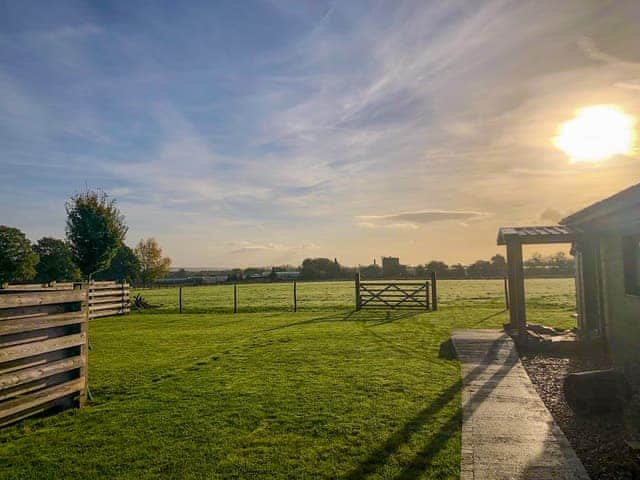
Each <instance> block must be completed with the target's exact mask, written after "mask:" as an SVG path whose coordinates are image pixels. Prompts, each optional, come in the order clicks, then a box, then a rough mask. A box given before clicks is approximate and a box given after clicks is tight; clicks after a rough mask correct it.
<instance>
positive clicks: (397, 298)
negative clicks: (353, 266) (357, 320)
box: [355, 272, 438, 310]
mask: <svg viewBox="0 0 640 480" xmlns="http://www.w3.org/2000/svg"><path fill="white" fill-rule="evenodd" d="M430 276H431V279H430V280H426V281H424V282H403V281H387V282H384V281H375V282H363V281H361V280H360V274H359V273H357V274H356V285H355V287H356V310H362V309H363V308H371V309H384V308H398V309H414V310H437V309H438V297H437V288H436V276H435V273H433V272H431V274H430Z"/></svg>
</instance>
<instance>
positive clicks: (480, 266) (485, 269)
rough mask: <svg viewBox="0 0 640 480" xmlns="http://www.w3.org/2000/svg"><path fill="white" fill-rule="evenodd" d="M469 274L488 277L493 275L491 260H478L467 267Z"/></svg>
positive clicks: (475, 276)
mask: <svg viewBox="0 0 640 480" xmlns="http://www.w3.org/2000/svg"><path fill="white" fill-rule="evenodd" d="M467 274H468V275H469V276H470V277H473V278H487V277H490V276H491V262H488V261H486V260H478V261H476V262H475V263H472V264H471V265H469V266H468V267H467Z"/></svg>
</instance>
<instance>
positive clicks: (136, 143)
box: [0, 0, 640, 267]
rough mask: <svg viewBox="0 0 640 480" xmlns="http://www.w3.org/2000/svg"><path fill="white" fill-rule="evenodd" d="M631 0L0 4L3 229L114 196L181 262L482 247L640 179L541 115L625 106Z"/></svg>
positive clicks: (35, 233)
mask: <svg viewBox="0 0 640 480" xmlns="http://www.w3.org/2000/svg"><path fill="white" fill-rule="evenodd" d="M639 24H640V2H637V1H636V0H630V1H622V0H621V1H610V2H608V1H603V0H597V1H588V0H576V1H571V0H566V1H561V2H559V1H557V0H553V1H545V0H540V1H536V2H522V1H507V0H500V1H455V0H453V1H447V2H439V1H438V2H436V1H433V2H431V1H424V0H421V1H415V2H412V1H408V2H405V1H373V0H372V1H366V2H359V1H356V0H350V1H348V2H344V1H342V2H339V1H336V2H330V1H320V0H314V1H309V2H305V1H300V0H292V1H266V0H265V1H243V2H237V1H228V2H226V1H216V2H210V1H203V2H197V1H189V2H173V1H166V2H160V1H158V2H145V1H139V2H128V1H122V2H111V1H100V2H68V1H56V2H31V1H20V2H16V1H0V186H1V187H0V224H6V225H10V226H13V227H18V228H20V229H21V230H23V231H24V232H25V233H26V234H27V235H28V237H29V238H30V239H31V240H33V241H36V240H37V239H38V238H40V237H42V236H55V237H63V236H64V224H65V208H64V205H65V201H66V200H67V199H68V198H69V197H70V196H72V195H73V194H74V193H77V192H80V191H82V190H84V189H86V188H93V189H103V190H104V191H106V192H107V193H109V194H110V195H111V196H113V197H114V198H116V199H117V202H118V205H119V207H120V209H121V211H122V213H124V215H125V216H126V219H127V223H128V225H129V232H128V235H127V243H128V244H129V245H132V246H133V245H135V243H137V242H138V241H139V240H140V239H141V238H146V237H150V236H153V237H155V238H156V239H157V240H158V241H159V242H160V244H161V245H162V247H163V249H164V253H165V254H167V255H168V256H170V257H171V258H172V259H173V265H174V266H180V267H216V266H217V267H223V266H249V265H273V264H282V263H292V264H294V265H295V264H300V263H301V261H302V259H303V258H305V257H319V256H326V257H330V258H334V257H337V258H338V259H339V261H340V262H341V263H343V264H347V265H355V264H368V263H370V262H371V261H372V260H373V258H379V257H380V256H382V255H394V256H399V257H400V260H401V262H402V263H407V264H418V263H424V262H427V261H428V260H431V259H441V260H444V261H447V262H450V263H453V262H463V263H465V262H472V261H475V260H477V259H479V258H488V257H490V256H491V255H493V254H495V253H496V252H500V251H501V249H502V247H497V246H496V233H497V229H498V228H499V227H500V226H507V225H509V226H511V225H531V224H534V225H535V224H543V225H544V224H554V223H555V222H557V221H558V220H559V219H560V218H562V217H563V216H565V215H567V214H569V213H572V212H574V211H576V210H577V209H579V208H581V207H583V206H586V205H588V204H590V203H592V202H594V201H596V200H599V199H601V198H603V197H605V196H608V195H611V194H613V193H615V192H617V191H618V190H621V189H623V188H625V187H628V186H630V185H632V184H634V183H638V182H639V181H640V156H639V155H638V151H637V150H635V151H634V152H632V153H630V154H627V155H616V156H614V157H612V158H609V159H607V160H604V161H601V162H572V161H571V159H570V158H568V157H567V155H566V154H565V153H563V152H562V151H560V150H558V148H556V147H555V146H554V143H553V138H554V136H555V135H556V134H557V131H558V127H559V125H560V124H561V123H562V122H564V121H566V120H569V119H571V118H572V117H573V116H574V115H575V111H576V110H578V109H579V108H581V107H584V106H589V105H600V104H613V105H617V106H619V107H620V108H621V109H623V110H624V112H626V113H627V114H629V115H633V116H640V42H639V41H638V28H639V27H638V25H639Z"/></svg>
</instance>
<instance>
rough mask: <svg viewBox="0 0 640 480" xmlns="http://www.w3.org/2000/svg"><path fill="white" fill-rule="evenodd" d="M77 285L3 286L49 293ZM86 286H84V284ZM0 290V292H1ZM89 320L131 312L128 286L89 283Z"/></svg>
mask: <svg viewBox="0 0 640 480" xmlns="http://www.w3.org/2000/svg"><path fill="white" fill-rule="evenodd" d="M77 285H80V284H79V283H71V282H51V283H37V284H26V285H9V284H5V285H3V288H2V290H5V291H21V292H51V291H65V290H73V289H74V287H75V286H77ZM85 285H86V284H85ZM2 290H0V292H1V291H2ZM88 294H89V319H91V320H93V319H94V318H100V317H107V316H111V315H126V314H127V313H129V312H130V311H131V304H130V285H129V284H128V283H125V282H122V283H120V282H116V281H112V280H111V281H95V280H93V281H91V282H89V283H88Z"/></svg>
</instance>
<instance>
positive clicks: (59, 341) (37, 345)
mask: <svg viewBox="0 0 640 480" xmlns="http://www.w3.org/2000/svg"><path fill="white" fill-rule="evenodd" d="M83 323H85V322H83ZM86 341H87V336H86V334H85V333H76V334H73V335H66V336H63V337H56V338H51V339H49V340H44V341H42V342H32V343H25V344H22V345H17V346H15V347H8V348H3V349H2V350H0V362H10V361H11V360H17V359H19V358H25V357H31V356H33V355H39V354H41V353H46V352H52V351H55V350H61V349H63V348H70V347H78V346H81V345H83V344H85V343H86Z"/></svg>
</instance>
